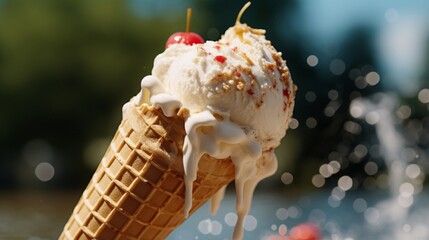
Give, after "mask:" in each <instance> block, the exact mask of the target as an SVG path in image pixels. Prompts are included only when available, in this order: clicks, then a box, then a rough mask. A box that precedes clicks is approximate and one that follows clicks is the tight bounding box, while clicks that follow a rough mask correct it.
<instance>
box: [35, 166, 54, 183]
mask: <svg viewBox="0 0 429 240" xmlns="http://www.w3.org/2000/svg"><path fill="white" fill-rule="evenodd" d="M34 174H35V175H36V177H37V178H38V179H39V180H40V181H42V182H47V181H49V180H51V179H52V178H53V177H54V175H55V168H54V166H52V164H50V163H48V162H42V163H39V164H38V165H37V166H36V168H35V169H34Z"/></svg>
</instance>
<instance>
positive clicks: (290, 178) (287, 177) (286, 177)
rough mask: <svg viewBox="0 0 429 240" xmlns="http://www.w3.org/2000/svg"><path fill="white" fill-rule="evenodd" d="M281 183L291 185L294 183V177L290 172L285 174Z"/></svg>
mask: <svg viewBox="0 0 429 240" xmlns="http://www.w3.org/2000/svg"><path fill="white" fill-rule="evenodd" d="M280 179H281V181H282V183H283V184H285V185H289V184H291V183H292V182H293V175H292V174H291V173H289V172H285V173H283V174H282V176H281V177H280Z"/></svg>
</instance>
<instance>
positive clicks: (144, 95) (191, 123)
mask: <svg viewBox="0 0 429 240" xmlns="http://www.w3.org/2000/svg"><path fill="white" fill-rule="evenodd" d="M141 87H142V89H141V91H140V92H139V93H138V94H137V95H136V96H135V97H134V98H132V99H131V100H130V102H128V103H126V104H125V105H124V107H123V115H124V116H125V114H126V113H127V111H128V108H129V106H130V104H134V105H141V104H149V102H150V104H152V105H153V106H157V107H160V108H161V110H162V111H163V113H164V114H165V115H166V116H174V115H175V114H176V113H177V109H179V108H180V107H182V103H181V101H180V100H179V99H177V98H176V97H174V96H172V95H170V94H168V93H167V92H166V91H165V88H164V86H163V83H162V82H161V81H160V80H159V79H158V78H156V77H154V76H146V77H144V78H143V80H142V82H141ZM184 107H186V106H184ZM207 108H208V109H206V110H204V111H202V112H199V113H191V114H190V116H189V117H188V118H187V119H186V120H185V131H186V136H185V139H184V145H183V166H184V173H185V176H184V178H185V179H184V181H185V187H186V190H185V208H184V215H185V217H187V216H188V214H189V211H190V209H191V208H192V191H193V182H194V181H195V180H196V178H197V171H198V162H199V160H200V158H201V157H202V156H203V155H204V154H208V155H210V156H212V157H214V158H217V159H225V158H231V161H232V162H233V164H234V165H235V172H236V173H235V187H236V192H237V204H236V208H237V215H238V220H237V224H236V227H235V229H234V235H233V239H242V237H243V223H244V218H245V216H246V215H247V213H248V212H249V210H250V207H251V202H252V198H253V193H254V190H255V187H256V185H257V184H258V183H259V182H260V181H261V180H262V179H264V178H266V177H268V176H270V175H272V174H273V173H274V172H275V171H276V170H277V158H276V156H275V154H274V152H273V150H272V149H271V150H269V151H266V152H262V147H261V144H260V143H259V142H258V141H257V140H256V139H255V136H254V135H253V134H251V133H252V131H249V132H250V133H249V134H246V132H247V131H248V129H246V131H245V130H244V129H245V128H244V127H241V126H239V125H237V124H235V123H233V122H231V121H230V120H229V115H228V114H225V113H224V114H221V115H222V120H218V119H217V118H216V117H215V116H214V115H213V113H212V112H211V111H210V110H209V109H210V107H209V106H208V107H207ZM216 114H220V113H216ZM225 188H226V186H225V187H223V188H222V189H220V191H219V192H218V193H217V194H215V196H214V197H213V199H212V209H211V210H212V211H211V212H212V213H215V212H216V211H217V209H218V208H219V204H220V201H221V200H222V198H223V195H224V192H225Z"/></svg>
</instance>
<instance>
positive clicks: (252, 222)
mask: <svg viewBox="0 0 429 240" xmlns="http://www.w3.org/2000/svg"><path fill="white" fill-rule="evenodd" d="M257 226H258V220H256V218H255V217H254V216H252V215H247V216H246V217H245V218H244V223H243V228H244V230H246V231H253V230H255V229H256V227H257Z"/></svg>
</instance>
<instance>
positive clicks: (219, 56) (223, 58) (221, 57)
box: [214, 55, 226, 63]
mask: <svg viewBox="0 0 429 240" xmlns="http://www.w3.org/2000/svg"><path fill="white" fill-rule="evenodd" d="M214 60H216V61H218V62H220V63H224V62H225V61H226V57H224V56H221V55H217V56H216V57H215V58H214Z"/></svg>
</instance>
